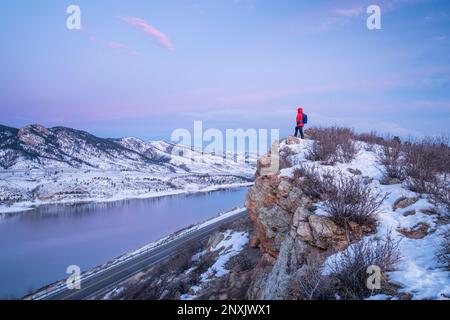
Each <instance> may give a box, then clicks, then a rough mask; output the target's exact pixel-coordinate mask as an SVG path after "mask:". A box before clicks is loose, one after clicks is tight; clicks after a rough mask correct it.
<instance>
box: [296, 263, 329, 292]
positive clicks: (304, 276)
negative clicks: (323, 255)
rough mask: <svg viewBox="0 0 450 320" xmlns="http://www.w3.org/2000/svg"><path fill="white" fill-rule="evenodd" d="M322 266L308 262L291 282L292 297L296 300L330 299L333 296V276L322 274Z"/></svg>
mask: <svg viewBox="0 0 450 320" xmlns="http://www.w3.org/2000/svg"><path fill="white" fill-rule="evenodd" d="M322 269H323V268H322V266H320V265H318V263H314V264H311V263H308V264H305V265H304V266H303V267H302V268H301V270H300V271H301V272H300V275H299V276H298V277H297V279H296V281H294V282H293V283H292V289H291V290H292V298H293V299H296V300H330V299H334V298H335V288H334V286H335V284H334V283H333V278H332V277H329V276H327V275H323V274H322Z"/></svg>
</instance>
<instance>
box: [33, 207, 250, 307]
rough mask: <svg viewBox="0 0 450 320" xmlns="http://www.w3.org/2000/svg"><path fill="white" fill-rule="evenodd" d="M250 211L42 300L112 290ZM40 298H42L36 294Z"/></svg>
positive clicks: (68, 297) (91, 294) (51, 294)
mask: <svg viewBox="0 0 450 320" xmlns="http://www.w3.org/2000/svg"><path fill="white" fill-rule="evenodd" d="M246 215H247V211H243V212H240V213H238V214H235V215H233V216H231V217H228V218H225V219H223V220H220V221H217V222H215V223H212V224H210V225H208V226H206V227H203V228H201V229H198V230H196V231H193V232H191V233H188V234H186V235H183V236H181V237H180V238H177V239H175V240H173V241H170V242H168V243H165V244H163V245H161V246H159V247H157V248H155V249H152V250H150V251H147V252H145V253H143V254H141V255H139V256H137V257H134V258H131V259H130V260H129V261H126V262H123V263H121V264H119V265H117V266H112V267H111V268H110V269H107V270H105V271H100V272H99V273H98V274H94V275H92V276H90V277H89V278H87V279H82V280H81V289H79V290H70V289H69V288H64V289H62V290H59V291H56V292H54V293H50V294H48V295H45V296H44V297H42V298H41V299H42V300H83V299H90V298H92V297H94V296H96V295H99V294H101V293H106V292H107V291H108V290H112V289H113V288H114V286H116V285H118V284H119V283H120V282H122V281H124V280H126V279H127V278H129V277H131V276H133V275H135V274H137V273H139V272H140V271H142V270H145V269H147V268H149V267H151V266H153V265H155V264H156V263H158V262H161V261H163V260H166V259H168V258H170V257H171V256H172V255H173V254H176V253H177V252H181V251H183V250H184V249H185V246H186V245H187V244H188V243H190V242H192V241H196V240H198V241H200V240H203V239H205V238H206V237H208V236H209V235H211V234H212V233H213V232H214V231H217V230H218V229H219V228H220V227H221V226H222V225H224V224H226V223H229V222H233V221H235V220H237V219H239V218H242V217H244V216H246ZM37 299H40V298H37Z"/></svg>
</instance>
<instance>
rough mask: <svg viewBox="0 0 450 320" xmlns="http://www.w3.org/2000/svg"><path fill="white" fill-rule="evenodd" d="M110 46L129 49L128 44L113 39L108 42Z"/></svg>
mask: <svg viewBox="0 0 450 320" xmlns="http://www.w3.org/2000/svg"><path fill="white" fill-rule="evenodd" d="M108 47H109V48H111V49H127V46H126V45H124V44H123V43H120V42H115V41H111V42H110V43H109V44H108Z"/></svg>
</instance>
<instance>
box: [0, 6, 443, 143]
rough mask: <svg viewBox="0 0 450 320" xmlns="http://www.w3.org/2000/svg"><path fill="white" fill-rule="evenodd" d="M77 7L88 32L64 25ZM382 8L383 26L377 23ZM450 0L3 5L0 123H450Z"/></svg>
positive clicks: (87, 126)
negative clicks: (372, 15)
mask: <svg viewBox="0 0 450 320" xmlns="http://www.w3.org/2000/svg"><path fill="white" fill-rule="evenodd" d="M71 4H76V5H78V6H80V8H81V13H82V16H81V23H82V30H80V31H73V30H72V31H71V30H68V29H67V28H66V19H67V17H68V15H67V14H66V8H67V7H68V6H69V5H71ZM370 4H378V5H379V6H380V7H381V10H382V29H381V30H372V31H371V30H368V29H367V27H366V19H367V16H368V15H367V13H366V9H367V7H368V6H369V5H370ZM449 31H450V1H448V0H395V1H387V0H379V1H376V0H369V1H365V0H361V1H351V0H343V1H335V0H333V1H300V0H277V1H275V0H273V1H271V0H164V1H162V0H154V1H149V0H145V1H144V0H140V1H138V0H127V1H118V0H111V1H101V0H70V1H62V0H61V1H60V0H58V1H57V0H40V1H34V0H28V1H25V0H15V1H1V2H0V39H1V50H0V124H4V125H9V126H15V127H21V126H24V125H26V124H30V123H39V124H43V125H45V126H69V127H75V128H78V129H84V130H87V131H90V132H92V133H94V134H97V135H99V136H105V137H120V136H138V137H141V138H144V139H155V138H158V139H159V138H162V139H170V134H171V132H172V131H173V130H174V129H176V128H187V129H192V127H193V121H194V120H203V124H204V127H205V128H219V129H225V128H244V129H246V128H257V129H258V128H267V129H270V128H279V129H281V133H282V135H285V134H287V133H288V132H291V131H292V129H293V126H294V122H295V115H296V109H297V107H298V106H300V105H301V106H303V107H304V109H305V112H306V113H307V114H308V116H309V120H310V124H311V125H328V124H338V125H346V126H350V127H353V128H355V129H356V130H358V131H370V130H373V129H376V130H378V131H380V132H388V131H389V132H391V133H393V134H399V135H402V136H408V135H425V134H430V135H431V134H440V133H443V132H448V129H449V120H450V33H449Z"/></svg>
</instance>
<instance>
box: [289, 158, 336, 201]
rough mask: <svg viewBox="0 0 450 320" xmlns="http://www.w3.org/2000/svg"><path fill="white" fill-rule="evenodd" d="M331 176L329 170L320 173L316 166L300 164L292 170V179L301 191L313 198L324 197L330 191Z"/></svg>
mask: <svg viewBox="0 0 450 320" xmlns="http://www.w3.org/2000/svg"><path fill="white" fill-rule="evenodd" d="M332 180H333V176H332V174H331V173H330V172H325V173H324V174H321V173H320V171H319V169H318V167H317V166H315V165H314V166H306V165H304V164H301V165H300V166H298V167H297V168H296V169H295V170H294V181H295V184H296V186H297V187H299V188H301V189H302V191H303V193H304V194H305V195H307V196H309V197H311V198H313V199H321V198H324V197H325V195H326V194H328V193H329V192H330V186H331V182H332Z"/></svg>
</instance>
